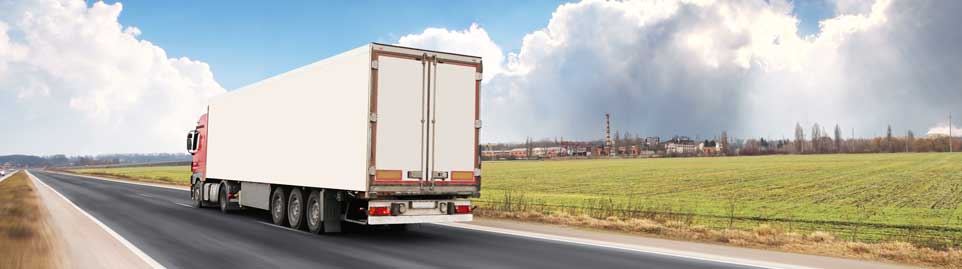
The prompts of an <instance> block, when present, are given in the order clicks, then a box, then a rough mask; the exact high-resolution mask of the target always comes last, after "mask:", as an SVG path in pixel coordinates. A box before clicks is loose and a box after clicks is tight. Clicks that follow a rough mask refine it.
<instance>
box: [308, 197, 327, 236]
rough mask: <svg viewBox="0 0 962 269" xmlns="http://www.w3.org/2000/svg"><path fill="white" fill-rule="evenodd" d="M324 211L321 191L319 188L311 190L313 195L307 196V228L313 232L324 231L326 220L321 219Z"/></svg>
mask: <svg viewBox="0 0 962 269" xmlns="http://www.w3.org/2000/svg"><path fill="white" fill-rule="evenodd" d="M323 212H324V211H323V210H322V209H321V192H319V191H317V190H313V191H311V195H309V196H308V197H307V210H306V214H307V216H305V220H306V221H307V230H309V231H311V233H320V232H322V231H324V221H322V220H321V219H322V218H321V216H322V215H321V214H323Z"/></svg>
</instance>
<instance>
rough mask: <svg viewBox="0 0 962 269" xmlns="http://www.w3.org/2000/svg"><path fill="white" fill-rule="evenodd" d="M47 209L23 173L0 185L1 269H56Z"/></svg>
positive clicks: (54, 247) (54, 248) (56, 264)
mask: <svg viewBox="0 0 962 269" xmlns="http://www.w3.org/2000/svg"><path fill="white" fill-rule="evenodd" d="M46 214H47V213H46V209H44V208H43V206H42V205H41V203H40V198H39V197H38V196H37V193H36V189H35V188H34V186H33V184H32V183H31V182H30V179H29V178H28V177H27V174H26V173H24V172H17V174H15V175H12V176H10V177H9V178H7V179H6V180H4V181H3V182H0V216H2V217H0V268H56V267H60V266H61V264H59V262H58V260H57V257H58V255H57V253H56V251H57V248H56V244H55V243H54V241H53V238H55V237H54V235H53V228H52V227H50V224H49V223H48V222H47V221H46Z"/></svg>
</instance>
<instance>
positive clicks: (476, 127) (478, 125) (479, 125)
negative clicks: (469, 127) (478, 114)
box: [474, 120, 481, 129]
mask: <svg viewBox="0 0 962 269" xmlns="http://www.w3.org/2000/svg"><path fill="white" fill-rule="evenodd" d="M474 128H475V129H481V120H474Z"/></svg>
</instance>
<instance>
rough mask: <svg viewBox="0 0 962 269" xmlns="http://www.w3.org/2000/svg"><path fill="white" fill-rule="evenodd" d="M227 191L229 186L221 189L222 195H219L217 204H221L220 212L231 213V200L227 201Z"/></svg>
mask: <svg viewBox="0 0 962 269" xmlns="http://www.w3.org/2000/svg"><path fill="white" fill-rule="evenodd" d="M226 189H227V186H221V187H220V194H218V196H219V198H218V199H217V202H218V203H219V204H220V212H223V213H230V208H228V207H229V206H230V200H228V199H227V190H226Z"/></svg>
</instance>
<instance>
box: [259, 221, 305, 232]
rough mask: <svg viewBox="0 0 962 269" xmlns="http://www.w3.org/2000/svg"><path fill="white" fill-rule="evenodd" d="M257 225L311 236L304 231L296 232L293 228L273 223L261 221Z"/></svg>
mask: <svg viewBox="0 0 962 269" xmlns="http://www.w3.org/2000/svg"><path fill="white" fill-rule="evenodd" d="M257 223H260V224H264V225H267V226H270V227H274V228H281V229H284V230H288V231H292V232H298V233H305V234H311V233H308V232H305V231H301V230H296V229H294V228H288V227H284V226H279V225H274V224H273V223H267V222H262V221H258V222H257Z"/></svg>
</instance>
